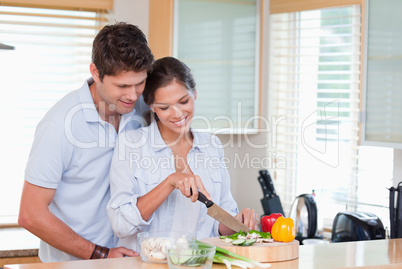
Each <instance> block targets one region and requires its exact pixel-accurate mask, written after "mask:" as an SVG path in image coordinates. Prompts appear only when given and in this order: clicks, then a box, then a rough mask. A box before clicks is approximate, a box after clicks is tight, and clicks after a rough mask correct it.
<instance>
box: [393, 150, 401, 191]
mask: <svg viewBox="0 0 402 269" xmlns="http://www.w3.org/2000/svg"><path fill="white" fill-rule="evenodd" d="M401 181H402V149H394V187H396V186H398V183H399V182H401Z"/></svg>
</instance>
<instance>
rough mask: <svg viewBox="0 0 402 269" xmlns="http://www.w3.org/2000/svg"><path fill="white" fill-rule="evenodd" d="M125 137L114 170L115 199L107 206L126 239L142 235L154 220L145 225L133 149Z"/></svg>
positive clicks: (120, 140)
mask: <svg viewBox="0 0 402 269" xmlns="http://www.w3.org/2000/svg"><path fill="white" fill-rule="evenodd" d="M124 137H125V136H119V138H118V140H117V143H116V148H115V151H114V154H113V158H112V163H111V168H110V193H111V198H110V201H109V203H108V205H107V213H108V216H109V219H110V221H111V223H112V228H113V231H114V233H115V234H116V236H117V237H119V238H124V237H127V236H130V235H133V234H135V233H137V232H140V231H142V230H143V229H144V228H145V227H146V226H148V225H149V224H150V223H151V222H152V219H153V217H154V215H152V216H151V218H150V219H149V220H148V221H145V220H144V219H143V218H142V216H141V213H140V211H139V210H138V207H137V199H138V197H140V196H141V194H140V190H139V185H138V180H137V178H136V177H135V176H134V170H133V169H134V168H133V165H132V160H131V156H132V148H131V147H127V143H126V141H125V139H124Z"/></svg>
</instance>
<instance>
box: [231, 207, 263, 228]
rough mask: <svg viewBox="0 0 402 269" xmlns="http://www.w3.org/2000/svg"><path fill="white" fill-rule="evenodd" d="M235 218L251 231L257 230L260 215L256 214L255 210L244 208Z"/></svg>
mask: <svg viewBox="0 0 402 269" xmlns="http://www.w3.org/2000/svg"><path fill="white" fill-rule="evenodd" d="M235 218H236V219H238V220H239V221H240V222H243V223H244V224H245V225H247V226H248V227H249V228H250V229H251V230H257V223H258V215H257V213H255V211H254V209H249V208H244V209H243V210H242V211H241V212H239V213H238V214H237V215H236V216H235Z"/></svg>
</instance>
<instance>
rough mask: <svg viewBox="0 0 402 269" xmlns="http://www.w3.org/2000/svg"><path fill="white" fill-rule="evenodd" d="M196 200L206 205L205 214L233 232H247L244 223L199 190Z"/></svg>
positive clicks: (248, 229)
mask: <svg viewBox="0 0 402 269" xmlns="http://www.w3.org/2000/svg"><path fill="white" fill-rule="evenodd" d="M198 201H200V202H201V203H203V204H204V205H205V206H206V207H207V214H208V215H209V216H211V217H212V218H214V219H216V220H217V221H218V222H220V223H222V224H223V225H225V226H227V227H228V228H230V229H232V230H233V231H235V232H240V231H242V232H249V231H250V228H249V227H248V226H247V225H245V224H244V223H242V222H240V221H238V220H237V219H236V218H235V217H233V216H232V215H230V214H229V213H228V212H226V211H225V210H223V209H222V208H221V207H220V206H218V205H216V204H215V203H214V202H212V201H211V200H208V198H207V197H206V196H205V195H204V194H203V193H202V192H200V191H198Z"/></svg>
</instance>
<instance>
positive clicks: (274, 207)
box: [261, 196, 285, 216]
mask: <svg viewBox="0 0 402 269" xmlns="http://www.w3.org/2000/svg"><path fill="white" fill-rule="evenodd" d="M261 204H262V208H263V209H264V214H265V215H270V214H272V213H281V214H282V215H283V216H285V214H284V213H283V208H282V204H281V200H280V199H279V196H272V197H269V198H263V199H261Z"/></svg>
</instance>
